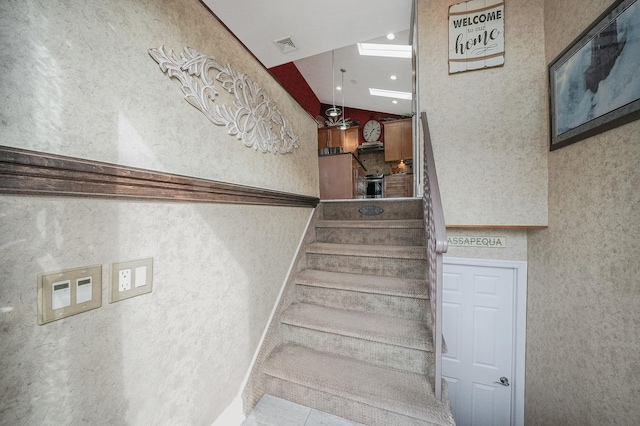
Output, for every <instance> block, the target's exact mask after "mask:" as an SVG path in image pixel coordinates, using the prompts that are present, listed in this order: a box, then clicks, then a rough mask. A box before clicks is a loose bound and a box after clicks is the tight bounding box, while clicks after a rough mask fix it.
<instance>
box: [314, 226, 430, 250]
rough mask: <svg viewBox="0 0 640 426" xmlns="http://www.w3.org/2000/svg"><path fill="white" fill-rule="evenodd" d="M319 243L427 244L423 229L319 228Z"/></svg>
mask: <svg viewBox="0 0 640 426" xmlns="http://www.w3.org/2000/svg"><path fill="white" fill-rule="evenodd" d="M316 237H317V241H318V242H321V243H340V244H372V245H373V244H380V245H399V246H400V245H406V246H420V245H424V244H425V237H424V229H422V228H418V229H415V228H396V229H393V228H392V229H371V228H317V229H316Z"/></svg>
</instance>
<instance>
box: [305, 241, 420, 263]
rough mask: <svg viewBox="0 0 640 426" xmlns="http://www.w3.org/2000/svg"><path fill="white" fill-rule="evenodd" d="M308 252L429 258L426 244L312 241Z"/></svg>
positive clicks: (394, 257) (395, 257)
mask: <svg viewBox="0 0 640 426" xmlns="http://www.w3.org/2000/svg"><path fill="white" fill-rule="evenodd" d="M306 252H307V253H314V254H327V255H341V256H359V257H382V258H391V259H418V260H426V258H427V251H426V248H425V247H424V246H385V245H361V244H336V243H312V244H309V245H308V246H307V249H306Z"/></svg>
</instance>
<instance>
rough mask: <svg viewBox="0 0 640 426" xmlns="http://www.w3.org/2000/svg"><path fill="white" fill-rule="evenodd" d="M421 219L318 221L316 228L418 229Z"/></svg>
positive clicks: (421, 223) (422, 224) (421, 222)
mask: <svg viewBox="0 0 640 426" xmlns="http://www.w3.org/2000/svg"><path fill="white" fill-rule="evenodd" d="M422 227H424V222H423V221H422V220H421V219H407V220H319V221H318V222H317V223H316V228H373V229H406V228H409V229H416V228H417V229H420V228H422Z"/></svg>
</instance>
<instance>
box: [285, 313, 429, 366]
mask: <svg viewBox="0 0 640 426" xmlns="http://www.w3.org/2000/svg"><path fill="white" fill-rule="evenodd" d="M282 332H283V338H284V339H285V340H286V341H288V342H292V343H295V344H297V345H299V346H304V347H308V348H311V349H315V350H319V349H322V350H323V351H325V352H329V353H331V354H334V355H340V356H344V357H348V358H352V359H356V360H359V361H364V362H368V363H370V364H373V365H377V366H380V367H388V368H394V369H396V370H403V371H408V372H411V373H417V374H424V375H428V376H429V377H433V376H434V374H435V372H434V371H433V369H434V366H435V359H434V356H433V352H429V351H423V350H418V349H410V348H403V347H400V346H395V345H387V344H384V343H379V342H372V341H369V340H363V339H357V338H353V337H347V336H340V335H337V334H333V333H325V332H323V331H317V330H311V329H308V328H302V327H296V326H292V325H287V324H282Z"/></svg>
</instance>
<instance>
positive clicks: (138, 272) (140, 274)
mask: <svg viewBox="0 0 640 426" xmlns="http://www.w3.org/2000/svg"><path fill="white" fill-rule="evenodd" d="M134 277H135V283H134V284H133V285H134V287H135V288H138V287H142V286H143V285H146V284H147V267H146V266H138V267H137V268H136V269H135V273H134Z"/></svg>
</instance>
